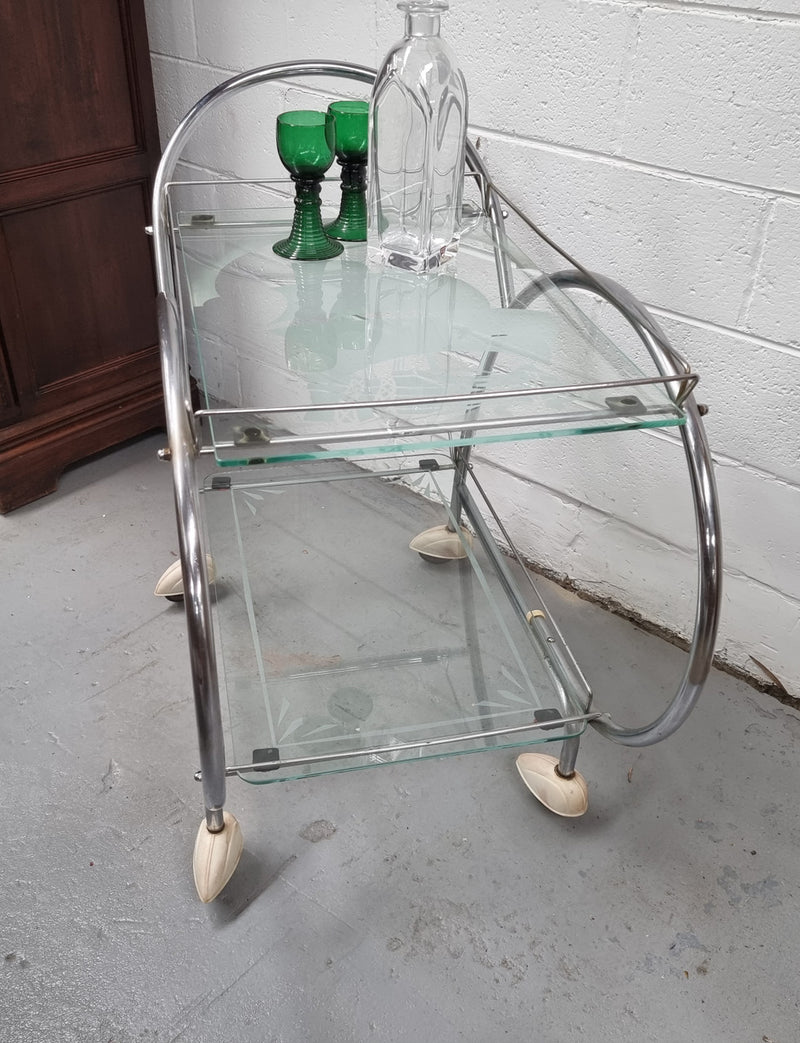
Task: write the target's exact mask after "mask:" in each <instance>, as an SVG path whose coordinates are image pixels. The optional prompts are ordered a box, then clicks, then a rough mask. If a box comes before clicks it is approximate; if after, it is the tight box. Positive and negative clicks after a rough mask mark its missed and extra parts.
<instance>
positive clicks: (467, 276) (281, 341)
mask: <svg viewBox="0 0 800 1043" xmlns="http://www.w3.org/2000/svg"><path fill="white" fill-rule="evenodd" d="M195 191H196V190H195ZM216 194H217V195H221V196H223V197H224V198H225V199H226V200H227V198H228V195H232V194H233V190H232V189H230V188H229V189H227V190H226V191H222V190H221V189H218V190H217V193H216ZM192 198H193V196H192V191H191V186H188V187H187V186H171V188H170V200H171V203H172V206H173V209H174V213H173V218H172V220H173V235H174V246H175V257H176V263H177V267H178V272H179V275H180V280H179V281H180V285H181V308H182V311H183V325H184V329H185V334H186V340H187V353H188V356H189V363H190V368H191V372H192V374H193V376H194V377H195V379H196V380H197V382H198V385H199V389H200V397H201V405H202V407H203V411H204V412H207V414H208V430H209V434H210V443H211V447H213V452H214V454H215V457H216V460H217V462H218V463H219V464H222V465H243V464H252V463H256V464H262V463H272V462H277V461H281V460H283V461H286V460H306V459H324V458H327V457H351V458H353V457H357V456H359V455H366V454H369V455H374V454H378V453H387V452H390V453H395V452H397V451H398V450H399V449H410V450H426V449H430V448H433V449H437V448H441V449H446V448H447V447H451V446H455V445H464V444H476V443H485V442H495V441H506V440H510V439H514V440H519V439H525V438H539V437H549V436H552V435H566V434H583V433H591V432H596V431H616V430H621V429H627V428H640V427H664V426H670V425H675V424H680V423H682V422H683V415H682V412H681V410H680V408H679V407H678V406H677V405H676V404H675V402H674V401H673V399H672V398H671V397H670V394H669V393H668V389H667V386H666V385H665V383H664V382H663V380H662V379H661V378H660V377H659V376H658V375H654V374H645V373H643V372H641V371H640V370H639V369H638V368H637V367H636V366H635V365H634V363H633V362H632V361H631V360H629V359H628V358H627V357H626V356H625V355H624V354H623V353H622V352H621V351H620V350H619V349H618V348H617V347H616V346H615V345H614V344H613V343H612V342H611V341H610V340H609V339H608V338H607V337H606V336H605V335H603V334H602V333H601V332H600V331H599V330H598V329H597V328H596V327H595V326H594V325H593V324H592V323H591V322H590V320H589V319H588V318H587V317H586V316H585V315H584V314H583V313H582V312H581V311H580V310H579V309H578V308H577V307H576V305H575V304H574V302H573V301H571V300H570V299H569V298H568V297H567V296H566V295H565V294H564V293H562V292H561V291H560V290H558V289H557V288H556V287H555V286H553V285H552V284H551V283H548V282H547V280H546V279H544V277H543V276H542V275H541V273H540V272H539V271H537V270H536V268H535V267H534V265H533V264H532V262H530V261H529V260H528V259H527V258H526V257H525V256H524V254H522V253H521V252H520V251H519V250H518V249H517V248H516V247H514V246H513V245H511V244H510V243H506V244H505V246H504V249H503V251H502V254H503V256H504V257H505V258H506V259H507V264H508V269H509V272H510V274H511V280H512V284H513V285H512V296H513V295H517V294H519V293H520V292H521V291H522V290H524V288H525V287H527V286H528V285H529V284H530V283H531V281H532V280H539V282H540V285H541V287H542V292H541V293H540V295H539V296H537V297H536V299H535V300H534V301H533V302H532V303H531V305H530V306H529V307H527V308H519V307H510V308H509V307H501V303H502V302H501V299H500V293H499V290H498V280H497V262H496V257H495V251H494V247H493V244H492V239H491V229H490V228H489V227H488V223H487V222H479V223H478V225H477V226H476V227H475V228H474V229H473V230H472V231H471V232H470V233H469V234H468V235H467V236H466V237H465V238H464V240H463V241H462V245H461V248H460V250H459V255H458V257H457V258H456V260H455V261H453V262H450V263H449V264H447V265H445V266H444V267H443V268H442V270H441V271H440V272H438V273H434V274H433V275H430V276H417V275H411V274H408V273H405V272H400V271H395V270H393V269H387V268H383V267H376V266H374V265H372V264H370V263H368V261H367V257H366V248H365V246H364V244H345V250H344V253H343V254H342V255H341V256H340V257H337V258H334V259H332V260H329V261H312V262H308V261H306V262H300V261H287V260H285V259H283V258H280V257H278V256H276V255H275V254H274V253H273V252H272V244H273V243H274V242H276V241H277V240H278V239H281V238H283V237H285V236H286V235H287V233H288V228H289V222H290V218H291V209H289V208H287V206H286V203H281V204H280V205H278V206H276V205H274V200H273V201H272V203H273V205H270V206H264V205H261V206H259V207H257V208H256V207H253V208H249V209H224V208H222V209H218V210H214V209H212V210H208V209H205V210H202V211H196V210H192V209H182V206H185V205H186V204H187V202H191V200H192ZM237 198H239V197H238V196H237ZM332 214H333V212H332ZM674 387H676V385H675V384H673V388H674Z"/></svg>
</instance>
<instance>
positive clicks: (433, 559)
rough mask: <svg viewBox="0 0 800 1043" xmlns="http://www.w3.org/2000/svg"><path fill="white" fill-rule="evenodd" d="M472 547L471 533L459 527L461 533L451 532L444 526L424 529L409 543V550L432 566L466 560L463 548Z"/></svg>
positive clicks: (465, 552)
mask: <svg viewBox="0 0 800 1043" xmlns="http://www.w3.org/2000/svg"><path fill="white" fill-rule="evenodd" d="M464 544H466V545H467V546H469V547H471V546H472V533H471V532H469V530H468V529H465V528H464V527H463V526H462V527H461V533H460V534H459V533H457V532H451V531H450V529H448V528H447V526H446V525H434V527H433V528H432V529H426V530H425V531H424V532H421V533H420V534H419V535H418V536H415V537H414V539H413V540H412V541H411V543H409V545H408V546H409V547H410V548H411V550H415V551H416V552H417V554H419V556H420V557H421V558H422V560H423V561H428V562H430V563H431V564H432V565H442V564H444V562H446V561H457V560H458V559H460V558H466V556H467V551H466V548H465V546H464Z"/></svg>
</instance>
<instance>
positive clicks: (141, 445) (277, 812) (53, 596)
mask: <svg viewBox="0 0 800 1043" xmlns="http://www.w3.org/2000/svg"><path fill="white" fill-rule="evenodd" d="M161 444H162V439H161V438H159V437H155V438H148V439H144V440H142V441H139V442H137V443H134V444H132V445H129V446H127V447H125V448H122V449H120V450H117V451H115V452H113V453H109V454H108V455H105V456H103V457H102V458H99V459H96V460H94V461H91V462H89V463H86V464H83V465H81V466H80V467H77V468H75V469H74V470H72V471H70V472H69V473H68V474H67V475H65V477H64V479H63V480H62V483H61V486H60V488H59V491H58V492H57V493H56V494H55V495H54V496H51V497H49V498H46V499H44V500H41V501H39V502H38V503H36V504H33V505H32V506H30V507H27V508H24V509H22V510H19V511H16V512H15V513H13V514H11V515H8V516H6V517H4V518H0V575H1V576H2V584H3V588H2V589H3V606H4V625H3V631H2V651H3V661H4V667H3V671H2V689H1V691H2V697H1V698H2V703H1V704H0V705H1V706H2V721H3V731H2V738H1V739H0V752H1V754H2V788H3V795H2V808H3V822H4V837H3V847H2V873H0V910H1V913H0V944H1V945H2V950H1V951H2V956H3V960H2V976H3V980H2V987H1V988H0V1040H2V1043H11V1041H14V1043H44V1041H47V1043H52V1041H58V1043H72V1041H76V1043H77V1041H80V1043H112V1041H113V1043H133V1041H140V1040H141V1041H148V1043H168V1041H170V1043H171V1041H177V1040H181V1041H187V1043H228V1041H231V1043H233V1041H241V1043H250V1041H253V1043H267V1041H270V1043H271V1041H275V1043H277V1041H286V1043H317V1041H319V1043H323V1041H324V1043H334V1041H359V1043H360V1041H373V1040H374V1041H380V1040H412V1039H413V1040H421V1041H429V1040H430V1041H437V1043H443V1041H455V1040H468V1041H471V1040H475V1041H481V1043H482V1041H490V1040H495V1039H510V1040H520V1041H522V1040H526V1041H528V1040H536V1041H542V1043H561V1041H565V1040H573V1039H575V1040H583V1039H586V1040H592V1041H594V1043H600V1041H605V1040H614V1041H626V1040H630V1041H636V1043H642V1041H646V1040H656V1041H659V1043H672V1041H676V1043H677V1041H694V1040H698V1041H701V1040H702V1041H704V1043H716V1041H719V1043H731V1041H733V1043H740V1041H741V1043H763V1041H767V1043H769V1041H772V1043H795V1041H797V1040H798V1039H800V1012H798V995H799V994H800V989H798V984H797V966H798V962H797V958H798V940H800V914H798V905H797V898H798V886H797V884H798V878H799V877H800V857H798V856H800V815H799V814H798V794H799V791H800V773H799V772H798V767H799V766H800V715H798V714H797V713H796V712H794V711H793V710H789V709H786V708H784V707H783V706H781V705H780V704H779V703H777V702H776V701H774V700H772V699H770V698H769V697H768V696H765V695H762V694H760V693H759V692H756V691H754V690H752V689H751V688H749V687H748V686H747V685H745V684H744V683H742V682H740V681H736V680H732V679H731V678H729V677H727V676H725V675H722V674H719V673H714V674H713V675H712V677H711V679H710V681H709V683H708V686H707V689H706V692H705V693H704V698H703V700H702V701H701V704H700V706H699V707H698V709H697V710H696V711H695V713H694V715H693V716H692V718H691V719H690V721H689V723H688V724H687V725H686V726H685V727H684V729H683V730H682V731H681V732H679V733H678V735H676V736H674V737H673V738H672V739H671V740H670V741H668V742H666V743H664V744H662V745H660V746H657V747H654V748H651V749H647V750H643V751H631V750H628V749H624V748H622V747H618V746H614V745H612V744H610V743H609V742H607V741H605V740H603V739H601V738H600V737H599V736H597V735H595V734H594V733H590V734H589V735H588V736H587V738H586V740H585V741H584V744H583V748H582V751H581V757H580V762H579V765H580V767H581V769H582V771H583V773H584V774H585V775H586V777H587V779H588V780H589V784H590V791H591V806H590V809H589V812H588V813H587V815H586V816H585V817H584V818H582V819H579V820H563V819H558V818H555V817H553V816H551V815H549V814H548V813H547V812H546V811H544V810H543V809H542V808H541V807H540V806H539V805H538V804H537V803H536V801H535V800H534V799H533V798H532V797H531V796H530V795H529V794H528V793H527V791H526V790H525V789H524V788H523V787H522V786H521V784H520V782H519V780H518V778H517V775H516V771H515V768H514V758H513V755H511V754H508V753H503V752H497V753H486V754H483V755H481V756H480V757H477V756H471V757H461V758H454V759H447V760H440V761H429V762H424V763H418V764H409V765H393V766H389V767H385V768H381V769H379V770H374V771H369V772H353V773H350V774H344V775H340V776H335V777H332V778H319V779H310V780H304V781H302V782H297V783H286V784H283V785H278V786H268V787H264V788H260V787H250V786H248V785H247V784H245V783H243V782H241V781H238V780H235V781H233V782H232V783H231V785H230V789H229V804H228V806H229V807H230V809H231V810H232V811H234V812H235V813H236V815H237V816H238V818H239V820H240V822H241V824H242V827H243V830H244V834H245V844H246V850H245V854H244V856H243V861H242V864H241V866H240V869H239V870H238V872H237V874H236V875H235V877H234V878H233V880H232V882H231V883H230V884H229V886H228V888H227V889H226V891H225V892H223V894H222V896H221V897H220V898H219V899H218V900H217V901H216V902H215V903H213V904H212V905H210V906H203V905H202V904H201V903H200V902H199V901H198V900H197V898H196V896H195V893H194V888H193V883H192V878H191V869H190V857H191V850H192V845H193V840H194V835H195V833H196V831H197V828H198V825H199V823H200V819H201V793H200V787H199V786H198V784H197V783H195V782H194V781H193V778H192V774H193V772H194V770H195V768H196V766H197V757H196V751H195V737H194V721H193V711H192V704H191V698H190V693H189V682H188V658H187V650H186V642H185V627H184V621H183V617H182V611H181V610H180V609H179V608H177V607H176V606H174V605H170V604H169V603H166V602H163V601H161V600H158V599H156V598H154V597H153V595H152V590H153V586H154V583H155V580H156V578H157V576H158V574H159V573H160V572H161V570H162V568H163V567H165V566H166V564H168V563H169V562H170V561H171V560H174V556H175V554H176V551H177V545H176V536H175V526H174V520H173V514H172V499H171V490H170V474H169V468H168V467H167V466H165V465H164V464H161V463H159V462H158V461H157V460H156V458H155V450H156V448H157V447H158V446H159V445H161ZM547 590H548V591H549V596H550V600H551V601H552V602H553V607H554V609H556V610H557V615H558V616H559V618H560V620H561V622H562V627H563V629H564V630H565V631H566V633H567V636H568V639H569V641H570V643H571V644H572V646H573V648H574V649H575V651H576V653H577V655H578V658H579V661H581V662H582V664H583V665H584V666H585V667H586V669H587V672H588V673H589V675H590V680H591V681H592V682H593V684H594V687H595V689H596V691H597V693H598V702H599V703H600V704H601V705H602V706H604V707H605V706H607V705H608V706H609V708H611V709H613V710H615V711H618V712H619V714H620V716H622V714H623V713H624V712H625V711H626V709H627V711H628V712H629V714H634V715H635V714H637V713H639V714H641V713H642V712H643V711H642V704H644V705H645V706H646V707H648V708H650V707H655V706H658V705H660V703H663V702H664V701H665V700H666V699H667V698H668V697H669V696H670V695H671V692H672V689H673V687H674V684H675V682H676V680H677V678H678V676H679V675H680V673H681V670H682V663H683V655H682V653H681V652H679V651H677V650H676V649H675V648H673V647H671V646H670V645H668V644H665V643H663V642H661V641H659V640H658V639H656V638H653V637H650V636H647V635H645V634H643V633H642V632H641V631H639V630H637V629H636V628H635V627H633V626H631V625H630V624H628V623H626V622H623V621H621V620H619V619H617V618H615V617H612V616H610V615H608V614H606V613H604V612H602V611H600V610H599V609H597V608H594V607H592V606H589V605H587V604H585V603H583V602H580V601H578V600H576V599H575V598H573V597H572V596H570V595H565V594H563V593H562V592H560V591H558V590H557V589H555V588H552V589H551V588H549V587H548V588H547Z"/></svg>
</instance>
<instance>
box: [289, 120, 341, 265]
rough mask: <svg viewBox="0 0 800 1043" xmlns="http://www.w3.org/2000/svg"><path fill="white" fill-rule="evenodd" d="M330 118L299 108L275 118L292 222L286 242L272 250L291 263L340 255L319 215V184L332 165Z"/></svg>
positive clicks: (331, 122) (339, 249) (331, 126)
mask: <svg viewBox="0 0 800 1043" xmlns="http://www.w3.org/2000/svg"><path fill="white" fill-rule="evenodd" d="M333 133H334V131H333V117H332V116H331V115H329V114H328V113H326V112H313V111H311V110H305V109H298V110H295V111H293V112H282V113H281V114H280V116H278V122H277V125H276V128H275V138H276V141H277V145H278V155H279V156H280V159H281V163H283V165H284V166H285V167H286V169H287V170H288V171H289V174H290V175H291V178H292V181H294V184H295V201H294V220H293V221H292V230H291V232H290V233H289V236H288V238H287V239H281V241H280V242H277V243H275V245H274V246H273V247H272V249H273V250H274V251H275V253H276V254H278V255H279V256H281V257H288V258H290V259H291V260H294V261H323V260H325V259H326V258H328V257H336V255H337V254H340V253H341V252H342V249H343V247H342V244H341V243H337V242H336V240H334V239H329V238H328V236H327V235H326V234H325V229H324V228H323V225H322V215H321V213H320V203H319V196H320V182H321V181H322V178H323V176H324V175H325V171H326V170H327V169H328V168H329V167H330V165H331V163H333V156H334V148H333V141H334V139H333Z"/></svg>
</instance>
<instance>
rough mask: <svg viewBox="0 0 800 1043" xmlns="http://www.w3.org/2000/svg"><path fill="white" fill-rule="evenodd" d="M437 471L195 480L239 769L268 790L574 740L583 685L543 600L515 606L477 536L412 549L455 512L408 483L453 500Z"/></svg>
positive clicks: (276, 472) (290, 471) (314, 469)
mask: <svg viewBox="0 0 800 1043" xmlns="http://www.w3.org/2000/svg"><path fill="white" fill-rule="evenodd" d="M426 467H427V465H426ZM447 468H449V463H448V462H445V469H443V470H441V469H440V470H435V471H430V470H427V469H422V470H421V469H419V468H418V466H417V464H416V463H413V464H410V463H409V462H408V461H406V463H405V466H404V468H403V475H402V479H403V480H402V481H401V480H400V479H399V477H398V475H397V473H396V472H388V471H383V472H377V473H376V472H371V471H368V470H365V469H362V468H360V467H357V466H355V465H354V464H351V463H344V462H338V463H337V464H335V465H334V464H333V463H331V462H325V463H313V464H304V465H302V466H301V467H299V468H298V467H297V466H294V467H290V466H275V467H272V468H270V469H269V475H268V476H266V477H265V478H264V479H263V480H259V478H257V477H256V476H255V475H254V472H253V470H252V469H248V470H246V471H235V472H231V471H226V472H225V473H224V475H222V476H220V475H219V472H218V473H217V475H216V476H215V477H213V478H209V479H208V481H207V482H206V483H205V485H204V488H203V501H204V512H203V513H204V517H205V520H206V526H207V535H208V539H209V547H210V552H211V554H212V557H213V559H214V565H215V572H216V582H215V585H214V603H215V624H216V630H217V645H218V656H219V660H220V666H221V669H220V674H221V677H222V679H224V687H225V689H226V692H227V707H228V715H227V716H228V721H227V725H228V733H229V738H230V749H229V758H230V756H231V754H232V756H233V763H232V765H231V768H230V769H229V771H230V772H231V773H234V770H235V773H236V774H239V775H241V777H242V778H245V779H246V780H247V781H249V782H255V783H269V782H277V781H283V780H286V779H296V778H302V777H306V776H310V775H318V774H325V773H329V772H336V771H345V770H352V769H354V768H363V767H369V766H373V765H379V764H384V763H390V762H393V761H401V760H411V759H420V758H425V757H434V756H437V757H438V756H445V755H447V754H454V753H466V752H477V751H479V750H486V749H497V748H498V747H504V746H522V745H527V744H530V743H536V742H544V741H552V740H553V739H560V738H564V737H566V736H569V735H578V734H580V733H581V731H582V730H583V728H584V727H585V723H586V722H585V720H583V719H579V720H570V719H572V718H576V717H577V718H582V717H585V715H586V714H587V713H588V702H589V693H588V689H586V687H585V685H582V684H581V683H579V682H578V681H576V677H575V674H573V673H572V672H571V671H570V670H568V669H567V670H565V669H564V668H563V659H562V658H560V657H559V656H558V655H554V654H552V653H551V649H552V641H553V638H552V637H551V638H550V639H549V642H548V639H547V637H546V636H545V635H544V632H543V631H542V630H541V628H540V624H541V622H542V621H543V620H544V619H545V618H546V617H545V616H544V614H543V613H542V612H541V611H540V610H539V606H540V602H539V601H538V600H537V598H536V597H535V595H532V597H531V598H528V599H527V601H526V600H525V599H524V597H523V596H520V595H519V594H518V596H516V597H509V594H508V582H509V569H508V567H507V566H506V565H505V564H502V563H501V565H500V566H499V567H497V566H496V563H495V562H494V560H493V557H492V555H491V554H490V553H487V550H486V548H485V547H484V546H482V545H481V543H480V541H479V540H478V539H477V538H475V539H473V540H470V538H469V536H465V537H463V539H462V546H463V548H464V552H465V556H464V557H462V558H460V559H458V560H454V561H449V562H446V563H441V564H431V563H429V562H427V561H425V560H423V559H422V558H421V557H420V556H419V555H418V554H416V553H415V552H414V551H412V550H410V549H409V541H410V540H411V539H412V538H413V537H414V536H415V535H416V534H417V533H419V532H420V531H421V530H424V529H426V528H428V527H430V526H433V525H436V524H442V523H443V522H445V521H446V519H447V515H446V513H445V509H444V507H443V506H442V505H441V504H437V503H435V502H431V500H429V499H426V498H424V497H423V496H420V495H418V494H417V492H415V491H414V490H413V489H412V488H409V485H416V486H417V487H418V488H419V489H420V490H422V489H423V488H424V490H425V491H426V492H428V493H429V494H430V493H434V494H435V492H436V490H439V492H440V494H441V495H445V498H446V494H445V490H444V488H443V479H444V480H445V483H444V484H446V479H447V478H449V477H451V476H452V471H450V470H448V469H447ZM524 589H525V588H524V584H523V585H522V586H520V587H519V588H518V590H524ZM531 591H532V588H531ZM528 602H530V608H531V609H532V610H535V611H534V616H533V617H532V618H526V613H525V611H524V605H525V604H527V603H528ZM529 729H530V730H529ZM254 764H259V765H263V766H264V767H263V768H262V769H261V770H255V769H254V768H253V767H252V766H253V765H254Z"/></svg>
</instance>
